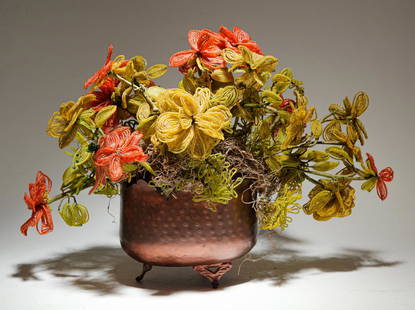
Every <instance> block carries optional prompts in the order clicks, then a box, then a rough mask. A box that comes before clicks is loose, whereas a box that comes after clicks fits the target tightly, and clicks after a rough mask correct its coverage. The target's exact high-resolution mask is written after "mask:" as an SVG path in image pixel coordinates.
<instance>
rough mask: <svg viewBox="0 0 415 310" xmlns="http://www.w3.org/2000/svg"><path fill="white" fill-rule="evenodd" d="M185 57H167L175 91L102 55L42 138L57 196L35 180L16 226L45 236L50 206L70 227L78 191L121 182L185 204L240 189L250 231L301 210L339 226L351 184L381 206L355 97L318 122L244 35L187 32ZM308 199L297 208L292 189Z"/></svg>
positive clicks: (294, 83)
mask: <svg viewBox="0 0 415 310" xmlns="http://www.w3.org/2000/svg"><path fill="white" fill-rule="evenodd" d="M188 41H189V45H190V49H188V50H184V51H180V52H177V53H175V54H173V55H172V56H171V57H170V60H169V65H170V67H177V68H178V70H179V71H180V72H181V74H182V76H181V80H180V81H179V84H178V88H175V89H165V88H162V87H161V86H159V85H158V84H157V83H156V82H155V80H156V79H157V78H159V77H161V76H162V75H163V74H164V73H165V72H166V71H167V69H168V66H166V65H162V64H157V65H153V66H150V67H148V66H147V62H146V60H145V59H144V58H143V57H141V56H136V57H133V58H131V59H126V58H125V57H124V56H118V57H115V58H113V57H112V53H113V47H112V46H109V48H108V54H107V58H106V60H105V63H104V65H103V67H102V68H101V69H99V70H98V71H97V72H96V73H95V74H93V75H92V76H91V77H90V78H89V79H88V80H87V81H86V83H85V84H84V88H85V89H88V88H89V90H88V91H87V92H86V94H85V95H83V96H81V97H80V98H79V99H78V100H76V101H69V102H65V103H63V104H61V106H60V108H59V111H58V112H55V113H54V114H53V115H52V117H51V118H50V120H49V123H48V129H47V133H48V135H49V136H51V137H53V138H56V139H58V144H59V147H60V148H61V149H63V148H66V147H68V146H70V145H71V146H70V151H65V153H67V154H68V155H69V156H70V157H71V158H72V160H71V163H70V165H69V167H68V168H67V169H66V170H65V171H64V173H63V177H62V185H61V187H60V193H59V194H58V195H56V196H53V197H52V196H50V193H51V190H52V182H51V180H50V178H49V177H48V176H46V175H45V174H44V173H42V172H41V171H39V172H38V173H37V176H36V181H35V183H34V184H30V185H29V194H26V195H25V196H24V199H25V202H26V204H27V206H28V209H29V210H30V211H31V213H32V214H31V217H30V218H29V219H28V220H27V221H26V222H25V223H24V224H23V225H22V226H21V232H22V233H23V234H24V235H27V231H28V229H29V227H35V228H36V229H37V231H38V232H39V233H40V234H46V233H48V232H51V231H52V230H53V221H52V216H51V207H50V205H51V204H52V203H54V202H59V205H58V211H59V214H60V215H61V217H62V219H63V220H64V221H65V222H66V223H67V224H68V225H71V226H81V225H83V224H85V223H86V222H87V221H88V219H89V214H88V211H87V208H86V207H85V206H84V205H82V204H80V203H78V202H77V200H76V196H77V195H78V194H79V193H80V192H81V191H82V190H84V189H89V193H90V194H98V195H106V196H108V197H111V196H114V195H117V194H119V193H120V184H121V183H122V182H135V181H137V180H144V181H145V182H147V184H148V186H151V187H154V188H155V189H157V190H158V191H159V192H160V193H161V194H163V195H165V196H167V197H173V198H174V194H175V192H176V191H188V192H191V193H192V194H193V200H194V201H206V202H208V203H209V206H210V207H211V209H212V212H214V209H215V205H216V204H227V203H228V202H229V200H231V199H232V198H235V197H236V196H237V195H238V194H239V193H240V188H241V184H242V183H244V184H246V185H245V186H244V188H248V189H249V190H250V191H252V193H253V197H254V202H253V207H254V209H255V210H256V214H257V218H258V221H259V224H260V228H262V229H275V228H280V229H282V230H283V229H285V228H286V227H287V225H288V224H289V223H290V222H291V221H292V217H291V215H292V214H296V213H299V212H300V211H301V210H302V211H303V212H305V213H306V214H309V215H312V216H313V218H314V219H316V220H318V221H326V220H329V219H332V218H334V217H345V216H349V215H350V214H351V212H352V209H353V208H354V207H355V189H354V187H353V186H352V184H354V183H355V182H356V181H360V182H362V184H361V186H360V187H361V189H362V190H366V191H369V192H370V191H372V190H373V189H374V188H375V187H376V191H377V194H378V196H379V198H380V199H381V200H384V199H386V198H387V195H388V191H387V186H386V182H390V181H392V179H393V170H392V169H391V168H390V167H388V168H385V169H382V170H380V171H379V170H378V169H377V167H376V165H375V161H374V158H373V156H371V155H370V154H367V155H366V158H367V159H366V160H365V157H364V155H363V154H362V152H361V149H360V146H359V145H363V144H364V142H365V140H366V139H367V137H368V136H367V132H366V130H365V127H364V125H363V122H362V121H361V119H360V117H361V116H362V114H363V113H364V112H365V111H366V110H367V108H368V106H369V98H368V96H367V95H366V93H364V92H362V91H359V92H358V93H356V94H355V96H354V97H353V99H352V100H350V99H349V98H348V97H346V98H345V99H344V100H343V103H342V105H339V104H331V105H330V106H329V108H328V113H327V115H325V116H323V117H318V115H317V111H316V109H315V108H314V107H313V106H310V105H309V102H308V99H307V97H306V96H305V91H304V88H303V82H302V81H300V80H297V79H296V78H294V75H293V72H292V70H291V69H289V68H283V69H281V70H278V71H276V68H277V65H278V59H277V58H275V57H273V56H268V55H266V54H264V52H263V51H262V49H261V48H260V47H259V45H258V44H257V43H256V42H255V41H254V40H252V39H251V37H250V36H249V34H248V33H246V32H245V31H243V30H242V29H240V28H239V27H234V28H233V30H230V29H228V28H226V27H224V26H222V27H220V29H219V31H218V32H213V31H211V30H208V29H203V30H191V31H189V33H188ZM304 181H309V182H311V183H313V184H314V188H312V189H311V191H310V192H309V193H308V198H309V199H308V201H307V202H306V203H305V204H304V205H301V204H300V203H299V200H300V199H301V198H302V184H303V182H304Z"/></svg>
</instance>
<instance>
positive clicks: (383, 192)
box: [376, 179, 388, 200]
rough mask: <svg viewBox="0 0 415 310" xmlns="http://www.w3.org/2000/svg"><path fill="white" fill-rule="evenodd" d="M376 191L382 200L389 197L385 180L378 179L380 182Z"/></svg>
mask: <svg viewBox="0 0 415 310" xmlns="http://www.w3.org/2000/svg"><path fill="white" fill-rule="evenodd" d="M376 191H377V193H378V196H379V198H380V199H381V200H385V199H386V198H387V197H388V188H387V187H386V183H385V181H383V180H382V179H378V182H377V183H376Z"/></svg>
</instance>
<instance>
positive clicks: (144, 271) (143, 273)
mask: <svg viewBox="0 0 415 310" xmlns="http://www.w3.org/2000/svg"><path fill="white" fill-rule="evenodd" d="M151 268H153V266H151V265H149V264H143V271H141V274H140V275H139V276H138V277H137V278H135V280H136V281H137V282H140V281H141V280H143V278H144V275H145V274H146V273H147V272H149V271H150V270H151Z"/></svg>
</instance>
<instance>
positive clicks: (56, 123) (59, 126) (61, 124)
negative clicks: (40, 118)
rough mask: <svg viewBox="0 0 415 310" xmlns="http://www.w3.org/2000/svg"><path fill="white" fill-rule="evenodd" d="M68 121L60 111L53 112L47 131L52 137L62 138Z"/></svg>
mask: <svg viewBox="0 0 415 310" xmlns="http://www.w3.org/2000/svg"><path fill="white" fill-rule="evenodd" d="M66 124H67V123H66V121H65V119H64V118H63V117H62V116H61V114H60V113H59V112H55V113H53V115H52V117H51V118H50V119H49V122H48V129H47V133H48V135H49V136H51V137H52V138H60V137H61V136H62V134H63V133H64V129H65V127H66Z"/></svg>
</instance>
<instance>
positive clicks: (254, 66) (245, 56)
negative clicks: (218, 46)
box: [223, 45, 278, 90]
mask: <svg viewBox="0 0 415 310" xmlns="http://www.w3.org/2000/svg"><path fill="white" fill-rule="evenodd" d="M238 49H239V53H238V52H236V51H234V50H233V49H230V48H227V49H225V50H224V52H223V58H224V59H225V61H226V62H227V63H229V64H232V66H231V67H230V69H229V71H231V72H233V71H235V70H241V71H242V72H244V73H243V74H242V75H241V76H239V77H238V78H236V82H237V83H238V84H239V83H242V84H244V85H245V86H247V87H252V88H255V89H257V90H259V89H260V88H261V87H262V86H264V84H265V82H266V81H267V80H268V79H269V78H270V73H271V72H273V71H274V70H275V67H276V66H277V64H278V59H277V58H275V57H273V56H264V55H260V54H257V53H254V52H252V51H251V50H250V49H248V48H247V47H245V46H242V45H240V46H238Z"/></svg>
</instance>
